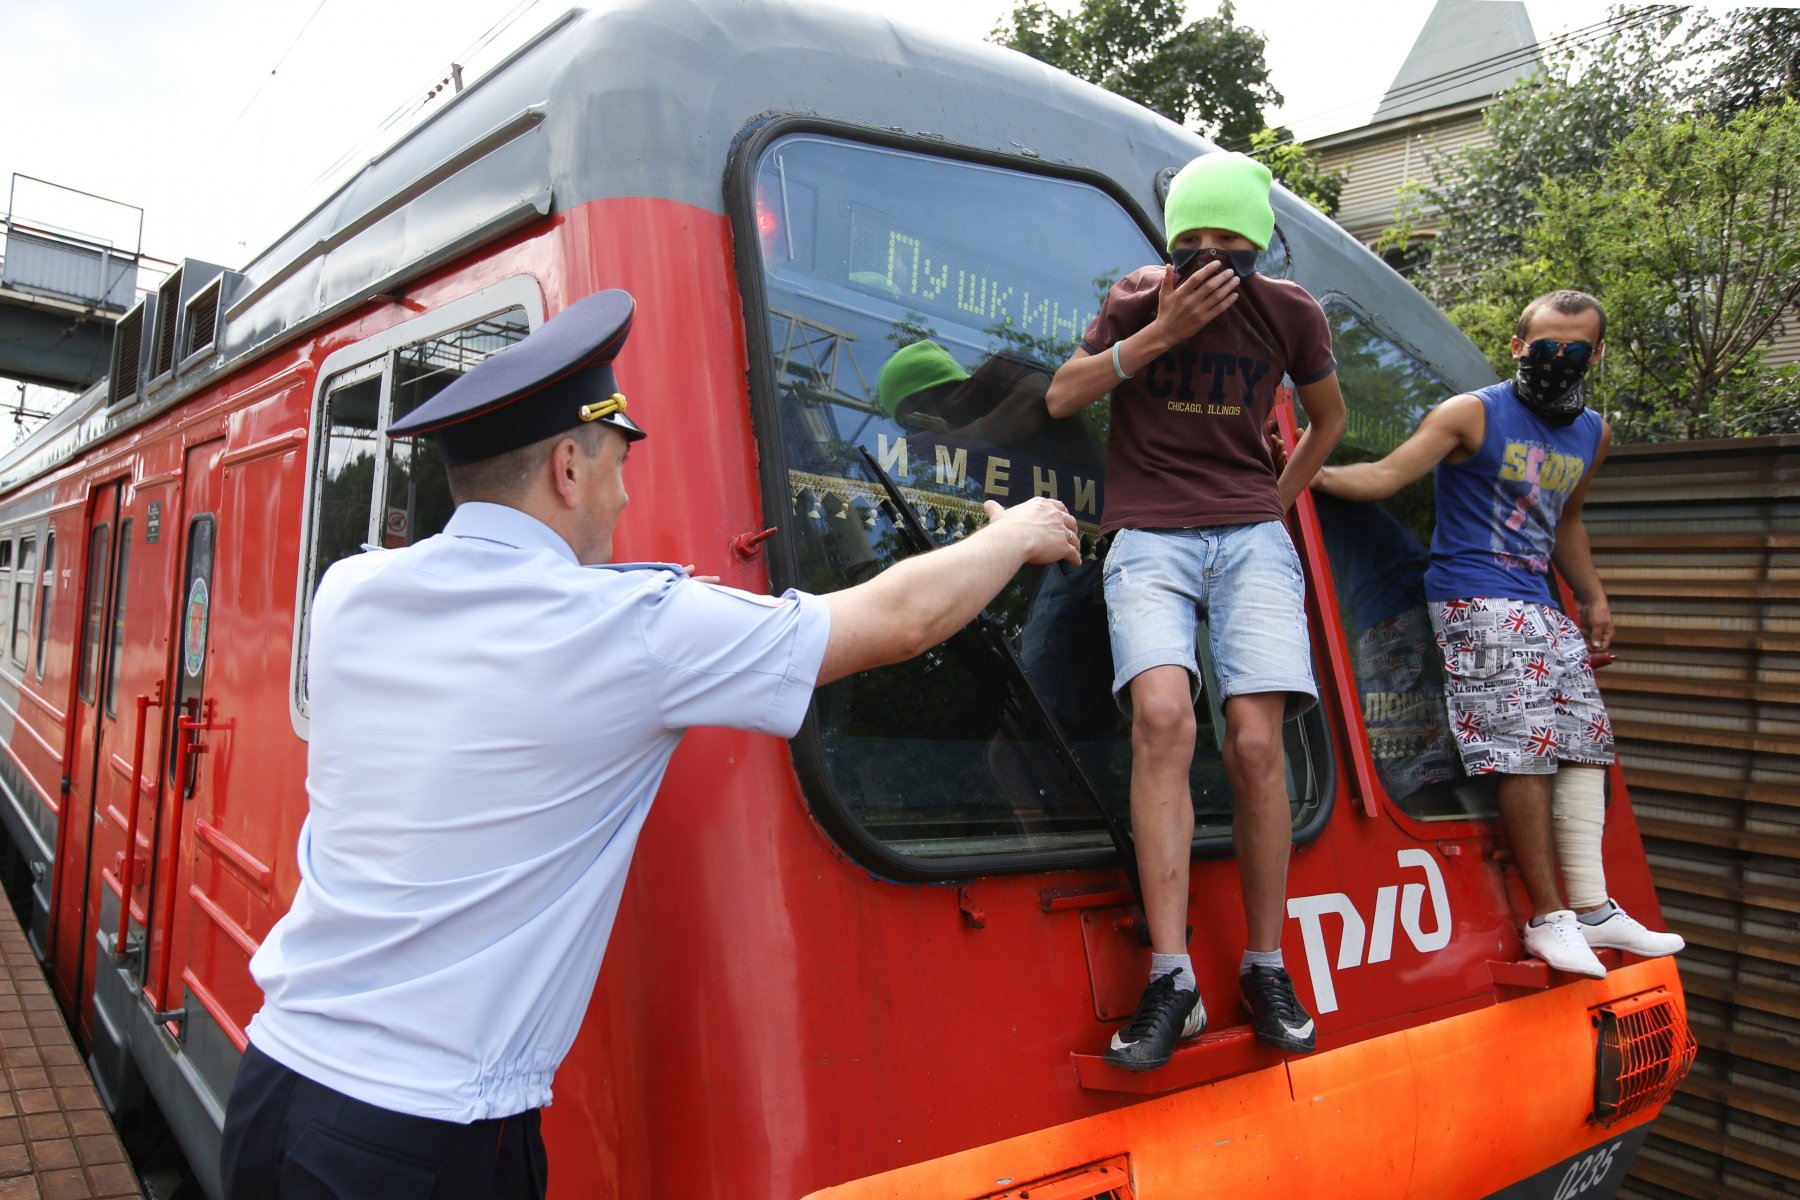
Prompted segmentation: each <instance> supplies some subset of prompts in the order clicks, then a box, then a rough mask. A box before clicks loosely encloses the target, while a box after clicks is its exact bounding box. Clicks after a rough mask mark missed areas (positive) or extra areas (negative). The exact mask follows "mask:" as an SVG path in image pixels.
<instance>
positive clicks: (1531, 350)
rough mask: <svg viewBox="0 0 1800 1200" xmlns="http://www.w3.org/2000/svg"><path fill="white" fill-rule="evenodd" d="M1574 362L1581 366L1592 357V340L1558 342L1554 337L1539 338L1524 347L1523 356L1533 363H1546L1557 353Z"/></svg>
mask: <svg viewBox="0 0 1800 1200" xmlns="http://www.w3.org/2000/svg"><path fill="white" fill-rule="evenodd" d="M1559 353H1560V354H1561V355H1562V356H1563V357H1564V358H1566V359H1568V360H1569V361H1570V362H1572V363H1574V364H1575V365H1576V366H1578V367H1579V366H1583V365H1585V364H1586V363H1587V360H1588V359H1590V358H1592V357H1594V344H1593V343H1592V342H1559V341H1557V340H1556V339H1555V338H1539V339H1537V341H1535V342H1531V343H1529V344H1528V345H1527V346H1526V347H1525V357H1526V358H1527V359H1529V360H1531V361H1532V362H1534V363H1547V362H1549V361H1550V360H1551V359H1553V358H1555V357H1556V356H1557V355H1558V354H1559Z"/></svg>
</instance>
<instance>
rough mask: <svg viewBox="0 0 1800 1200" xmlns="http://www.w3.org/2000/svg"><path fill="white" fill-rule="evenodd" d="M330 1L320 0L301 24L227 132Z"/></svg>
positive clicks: (227, 127)
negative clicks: (310, 14)
mask: <svg viewBox="0 0 1800 1200" xmlns="http://www.w3.org/2000/svg"><path fill="white" fill-rule="evenodd" d="M329 3H331V0H319V3H318V6H317V7H316V8H314V9H313V10H312V16H310V17H308V18H306V24H304V25H302V26H300V32H299V33H296V34H295V35H294V40H293V41H291V42H289V43H288V44H287V49H286V50H283V51H282V52H281V57H280V58H278V59H276V60H275V65H274V66H272V67H270V68H269V73H268V75H266V76H265V77H264V78H263V81H262V82H261V83H259V84H257V85H256V90H255V91H254V92H252V93H250V99H248V100H246V101H244V107H243V108H241V109H239V110H238V115H237V116H235V117H233V118H232V119H231V124H230V125H228V126H226V127H225V132H226V133H227V134H229V133H230V132H231V131H232V130H234V129H236V128H237V127H238V122H239V121H242V120H243V119H244V114H245V113H247V112H249V111H250V106H251V105H252V104H255V103H256V101H257V98H258V97H260V96H261V95H262V94H263V89H264V88H266V87H268V86H269V80H271V79H273V78H275V73H276V72H277V71H280V70H281V64H282V63H285V62H286V61H287V60H288V55H290V54H292V53H293V52H294V47H295V46H298V45H299V44H300V39H301V38H303V37H305V36H306V31H307V30H309V29H311V28H312V23H313V22H314V21H315V20H317V19H318V16H319V13H320V12H321V11H322V10H323V9H324V8H325V6H326V5H327V4H329Z"/></svg>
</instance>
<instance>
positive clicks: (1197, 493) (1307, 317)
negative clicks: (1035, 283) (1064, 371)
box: [1081, 264, 1337, 533]
mask: <svg viewBox="0 0 1800 1200" xmlns="http://www.w3.org/2000/svg"><path fill="white" fill-rule="evenodd" d="M1165 270H1166V268H1165V267H1163V266H1161V265H1160V264H1159V265H1157V266H1151V267H1141V268H1139V269H1138V270H1136V271H1133V272H1132V273H1131V274H1129V275H1127V276H1126V277H1125V278H1123V279H1121V280H1119V282H1117V283H1115V284H1113V286H1112V290H1111V291H1109V292H1107V294H1106V300H1105V301H1104V302H1103V303H1102V304H1101V305H1100V311H1099V312H1098V313H1097V314H1095V316H1094V320H1093V323H1092V324H1090V325H1089V326H1088V328H1087V333H1086V334H1085V335H1083V337H1082V339H1081V348H1082V349H1083V350H1086V351H1087V352H1088V353H1089V354H1106V353H1110V351H1111V350H1112V346H1113V343H1114V342H1117V341H1121V340H1123V339H1125V338H1127V337H1130V336H1131V335H1132V334H1134V333H1136V332H1137V331H1138V330H1140V329H1142V328H1144V326H1146V325H1148V324H1150V322H1151V321H1152V320H1153V319H1154V318H1155V316H1156V306H1157V303H1158V300H1159V299H1160V297H1161V294H1162V281H1163V273H1164V271H1165ZM1335 370H1337V362H1336V360H1335V359H1333V358H1332V355H1331V328H1330V326H1328V325H1327V324H1326V322H1325V313H1324V310H1323V309H1321V308H1320V307H1319V302H1318V301H1317V300H1314V299H1313V298H1312V296H1311V295H1309V294H1308V293H1307V291H1306V289H1305V288H1303V287H1301V286H1300V285H1299V284H1297V283H1290V282H1288V281H1287V280H1285V279H1270V278H1269V277H1268V276H1266V275H1262V274H1256V275H1252V276H1251V277H1250V278H1248V279H1245V280H1241V281H1240V282H1239V283H1238V300H1237V303H1235V304H1233V305H1232V306H1231V307H1230V308H1229V309H1227V310H1226V311H1225V313H1224V314H1223V315H1222V316H1219V317H1216V318H1214V319H1213V320H1212V321H1211V322H1210V323H1209V324H1208V325H1207V326H1206V327H1205V328H1204V329H1202V330H1200V332H1199V333H1197V334H1195V335H1194V336H1193V337H1191V338H1189V339H1188V340H1187V341H1185V342H1183V343H1182V344H1181V345H1179V346H1176V347H1175V348H1174V349H1172V350H1170V351H1168V352H1167V353H1165V354H1164V355H1163V356H1162V357H1160V358H1158V359H1156V360H1155V361H1153V362H1151V363H1149V364H1147V365H1145V366H1142V367H1139V368H1138V371H1137V374H1136V375H1134V376H1132V378H1130V379H1127V380H1121V381H1120V382H1119V383H1117V384H1116V385H1114V387H1113V390H1112V431H1111V434H1110V437H1109V439H1108V442H1107V451H1106V509H1105V511H1104V512H1103V513H1101V519H1100V527H1101V530H1102V532H1106V533H1110V532H1112V531H1113V530H1115V529H1183V528H1190V527H1205V526H1212V525H1246V524H1249V523H1251V522H1253V521H1279V520H1281V518H1282V516H1283V513H1282V508H1281V492H1280V489H1279V488H1278V487H1277V486H1276V478H1277V476H1276V472H1275V463H1274V460H1273V459H1272V458H1270V456H1269V447H1268V443H1267V442H1266V441H1265V440H1264V438H1263V423H1264V422H1265V421H1266V420H1267V419H1268V416H1269V409H1270V407H1271V406H1272V405H1273V403H1274V400H1275V389H1276V388H1277V387H1279V386H1280V385H1281V378H1282V376H1283V375H1284V374H1286V375H1289V376H1292V377H1293V380H1294V383H1295V385H1296V386H1304V385H1306V384H1309V383H1317V382H1318V381H1319V380H1321V379H1324V378H1325V377H1326V376H1328V375H1330V374H1331V373H1332V372H1333V371H1335Z"/></svg>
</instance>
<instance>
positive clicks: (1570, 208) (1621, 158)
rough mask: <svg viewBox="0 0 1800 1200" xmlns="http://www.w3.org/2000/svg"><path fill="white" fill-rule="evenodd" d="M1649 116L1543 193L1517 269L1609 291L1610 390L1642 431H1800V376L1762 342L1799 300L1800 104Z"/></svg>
mask: <svg viewBox="0 0 1800 1200" xmlns="http://www.w3.org/2000/svg"><path fill="white" fill-rule="evenodd" d="M1645 115H1646V117H1647V118H1650V119H1646V120H1643V121H1640V122H1639V123H1638V125H1637V127H1636V128H1635V129H1634V130H1633V131H1632V132H1631V133H1630V134H1628V135H1627V136H1626V137H1625V138H1624V140H1622V141H1621V142H1619V143H1618V145H1617V146H1615V147H1614V148H1613V151H1612V153H1611V154H1610V155H1609V156H1608V158H1607V161H1606V165H1605V166H1604V167H1603V168H1602V169H1601V170H1600V171H1599V172H1598V173H1597V174H1596V175H1595V176H1593V177H1592V178H1589V179H1578V180H1565V181H1546V182H1545V183H1544V184H1543V185H1542V186H1541V187H1539V188H1537V189H1536V190H1535V191H1534V192H1533V193H1532V199H1533V201H1534V202H1535V203H1536V205H1537V207H1538V210H1539V213H1540V215H1539V217H1538V218H1537V219H1536V220H1535V221H1534V222H1533V223H1532V224H1531V226H1530V228H1529V230H1528V231H1527V233H1526V235H1525V245H1524V248H1523V253H1522V255H1521V256H1520V260H1519V264H1518V266H1517V267H1516V268H1515V272H1514V273H1515V275H1517V276H1519V277H1521V278H1520V282H1522V283H1527V284H1529V285H1530V286H1531V287H1532V288H1540V287H1541V288H1548V287H1549V286H1555V285H1556V283H1557V282H1559V281H1560V280H1562V279H1571V278H1572V279H1577V280H1583V281H1586V282H1588V283H1589V285H1590V286H1591V288H1592V289H1593V290H1594V291H1596V292H1597V294H1599V295H1600V296H1601V297H1602V298H1603V300H1604V302H1605V304H1606V306H1607V315H1608V331H1607V339H1606V340H1607V355H1608V357H1609V358H1611V359H1613V362H1612V364H1611V365H1610V366H1609V376H1608V378H1607V379H1606V381H1605V383H1604V384H1603V385H1602V388H1601V391H1602V394H1601V395H1600V396H1599V397H1598V398H1599V399H1601V400H1602V401H1603V402H1604V403H1605V404H1606V406H1607V408H1608V409H1609V410H1610V411H1612V412H1613V413H1614V414H1615V423H1617V424H1619V425H1621V426H1622V427H1624V429H1625V430H1626V431H1627V433H1628V434H1629V436H1630V437H1631V438H1633V439H1644V438H1651V439H1656V438H1668V437H1677V438H1681V437H1687V438H1693V437H1720V436H1731V435H1734V434H1739V433H1768V432H1777V431H1785V430H1789V429H1795V428H1800V387H1796V386H1795V384H1794V379H1793V376H1792V374H1791V373H1790V374H1788V375H1787V376H1786V377H1785V378H1771V377H1770V376H1771V375H1772V373H1771V372H1767V371H1766V370H1765V369H1764V368H1763V366H1762V362H1761V350H1760V346H1761V344H1762V343H1763V342H1764V341H1765V340H1766V339H1767V338H1768V337H1769V335H1770V334H1771V333H1773V332H1774V331H1775V330H1776V328H1777V326H1778V325H1779V324H1780V323H1781V321H1782V320H1783V318H1784V317H1786V318H1787V319H1790V320H1791V319H1794V318H1793V311H1794V307H1795V305H1797V304H1800V103H1795V102H1793V101H1788V102H1786V103H1783V104H1781V105H1778V106H1774V105H1771V106H1764V107H1760V108H1751V109H1747V110H1745V111H1743V112H1740V113H1739V114H1737V115H1736V116H1735V117H1733V118H1731V119H1730V120H1729V121H1724V120H1721V119H1720V118H1719V117H1718V116H1716V115H1714V114H1712V113H1710V112H1704V111H1702V112H1698V113H1693V114H1689V115H1680V114H1673V113H1666V112H1665V113H1662V114H1660V115H1659V114H1658V113H1657V111H1656V110H1649V111H1648V112H1647V113H1646V114H1645ZM1532 276H1536V279H1535V281H1534V280H1532V279H1531V277H1532ZM1621 360H1622V361H1621Z"/></svg>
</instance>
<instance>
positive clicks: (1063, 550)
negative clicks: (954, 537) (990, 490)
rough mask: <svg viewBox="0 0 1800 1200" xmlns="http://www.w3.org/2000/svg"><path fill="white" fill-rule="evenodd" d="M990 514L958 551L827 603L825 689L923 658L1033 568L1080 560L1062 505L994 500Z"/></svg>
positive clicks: (909, 563) (948, 549)
mask: <svg viewBox="0 0 1800 1200" xmlns="http://www.w3.org/2000/svg"><path fill="white" fill-rule="evenodd" d="M987 513H988V523H987V524H986V525H985V526H983V527H982V528H981V529H980V530H978V531H976V532H975V533H973V534H971V535H970V536H969V537H967V538H965V539H964V540H962V541H960V542H957V543H956V544H955V545H951V546H945V547H944V548H943V549H941V550H933V551H932V552H931V553H930V554H922V555H919V556H918V557H916V558H909V559H906V560H904V561H902V562H899V563H896V564H895V565H894V566H892V567H889V568H888V569H887V570H885V571H883V572H882V573H881V574H880V575H877V576H876V577H875V578H874V579H871V580H869V581H868V582H867V583H863V584H858V585H857V586H856V587H853V588H845V589H844V590H843V591H841V592H830V593H828V594H827V595H826V596H825V597H824V600H825V603H826V604H827V605H829V606H830V608H831V637H830V640H829V641H827V642H826V644H825V661H824V662H823V663H821V664H820V666H819V679H818V682H819V683H821V684H826V683H830V682H831V681H832V680H834V679H842V678H843V677H844V676H846V675H854V674H855V673H856V672H858V671H866V670H868V669H869V668H870V667H879V666H884V665H886V664H888V663H896V662H903V661H905V660H906V659H909V658H912V657H913V656H915V655H918V654H923V653H924V652H925V651H927V650H929V649H931V647H933V646H935V645H937V644H938V643H939V642H941V641H943V640H944V639H945V638H948V637H949V636H950V635H951V634H953V633H955V632H956V631H957V630H959V629H961V628H962V627H963V626H964V625H967V624H968V623H969V622H970V621H972V620H974V619H975V617H976V615H977V614H979V613H980V612H981V610H982V609H983V608H985V607H987V603H988V601H990V600H992V599H993V598H994V597H995V596H996V595H998V594H999V592H1000V589H1001V588H1003V587H1005V586H1006V582H1007V580H1009V579H1011V578H1012V577H1013V574H1014V573H1015V572H1016V571H1018V569H1019V568H1020V567H1022V566H1024V565H1025V564H1026V563H1052V562H1056V561H1057V560H1059V559H1061V560H1064V561H1067V562H1071V563H1079V562H1080V561H1081V548H1080V547H1081V543H1080V540H1079V539H1080V534H1079V533H1078V531H1077V530H1076V527H1075V518H1074V517H1072V516H1070V515H1069V510H1068V509H1067V508H1066V507H1064V506H1063V504H1062V502H1061V501H1060V500H1051V499H1049V498H1048V497H1043V496H1040V497H1038V498H1036V499H1034V500H1027V501H1026V502H1025V503H1024V504H1019V505H1015V506H1014V507H1012V508H1001V507H1000V506H999V505H998V504H995V503H994V502H993V501H991V500H990V501H988V504H987Z"/></svg>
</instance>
